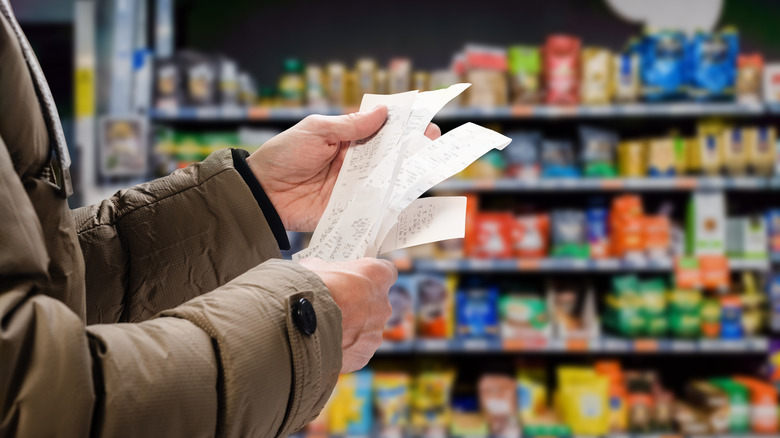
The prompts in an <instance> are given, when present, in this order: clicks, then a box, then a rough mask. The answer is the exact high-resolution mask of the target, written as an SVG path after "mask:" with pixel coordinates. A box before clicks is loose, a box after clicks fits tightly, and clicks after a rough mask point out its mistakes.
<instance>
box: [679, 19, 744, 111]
mask: <svg viewBox="0 0 780 438" xmlns="http://www.w3.org/2000/svg"><path fill="white" fill-rule="evenodd" d="M738 55H739V36H738V35H737V33H736V32H734V31H730V30H729V31H723V32H708V33H705V32H699V33H697V34H696V35H694V37H693V38H691V39H690V41H689V42H688V44H687V46H686V50H685V66H686V68H685V70H686V73H687V76H688V77H687V82H688V87H687V89H688V95H689V96H690V97H691V98H692V99H695V100H724V99H733V98H734V88H735V84H736V80H737V56H738Z"/></svg>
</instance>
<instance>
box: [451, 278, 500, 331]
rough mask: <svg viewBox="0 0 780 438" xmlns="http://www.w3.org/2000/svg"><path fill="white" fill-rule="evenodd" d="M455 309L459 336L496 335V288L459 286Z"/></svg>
mask: <svg viewBox="0 0 780 438" xmlns="http://www.w3.org/2000/svg"><path fill="white" fill-rule="evenodd" d="M455 310H456V313H457V334H458V336H459V337H473V338H496V337H498V335H499V320H498V288H496V287H494V286H493V287H483V286H477V285H474V286H467V287H461V288H459V289H458V291H457V293H456V294H455Z"/></svg>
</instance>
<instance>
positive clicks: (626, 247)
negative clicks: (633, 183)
mask: <svg viewBox="0 0 780 438" xmlns="http://www.w3.org/2000/svg"><path fill="white" fill-rule="evenodd" d="M609 221H610V224H609V225H610V227H609V229H610V231H611V236H610V241H611V243H612V254H613V255H615V256H617V257H622V256H624V255H625V254H626V253H628V252H632V251H643V250H644V249H645V243H644V232H643V227H644V216H643V214H642V200H641V199H640V198H639V196H636V195H623V196H618V197H617V198H615V199H614V200H613V201H612V210H611V212H610V217H609Z"/></svg>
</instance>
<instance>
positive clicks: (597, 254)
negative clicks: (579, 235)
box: [585, 207, 610, 259]
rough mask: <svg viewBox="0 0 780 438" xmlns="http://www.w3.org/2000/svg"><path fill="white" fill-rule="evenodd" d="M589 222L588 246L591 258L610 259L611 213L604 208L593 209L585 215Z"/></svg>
mask: <svg viewBox="0 0 780 438" xmlns="http://www.w3.org/2000/svg"><path fill="white" fill-rule="evenodd" d="M585 219H586V221H587V234H588V246H589V247H590V256H591V258H594V259H604V258H608V257H609V255H610V243H609V223H608V220H609V213H608V212H607V209H606V208H603V207H591V208H589V209H588V210H587V211H586V213H585Z"/></svg>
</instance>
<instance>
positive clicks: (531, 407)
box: [517, 364, 548, 425]
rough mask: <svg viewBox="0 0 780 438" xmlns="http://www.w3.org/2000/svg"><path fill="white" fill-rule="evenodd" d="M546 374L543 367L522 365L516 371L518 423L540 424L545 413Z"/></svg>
mask: <svg viewBox="0 0 780 438" xmlns="http://www.w3.org/2000/svg"><path fill="white" fill-rule="evenodd" d="M547 399H548V395H547V372H546V370H545V367H544V365H536V366H534V365H531V364H528V365H523V366H521V367H520V368H518V370H517V400H518V409H519V413H520V421H521V422H522V423H523V424H525V425H528V424H534V423H538V422H540V420H541V419H542V416H543V415H544V414H545V412H546V411H547V403H548V400H547Z"/></svg>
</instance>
